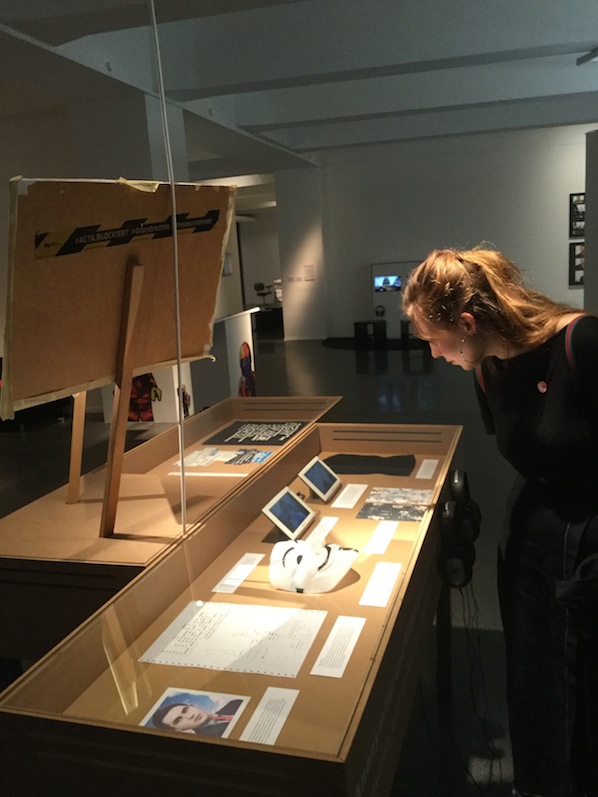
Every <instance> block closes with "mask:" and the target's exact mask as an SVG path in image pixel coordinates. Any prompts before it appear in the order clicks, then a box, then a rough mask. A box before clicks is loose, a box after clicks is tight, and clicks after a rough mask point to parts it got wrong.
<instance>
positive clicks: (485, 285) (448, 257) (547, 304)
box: [403, 248, 575, 347]
mask: <svg viewBox="0 0 598 797" xmlns="http://www.w3.org/2000/svg"><path fill="white" fill-rule="evenodd" d="M574 309H575V308H573V307H571V306H569V305H565V304H560V303H558V302H554V301H553V300H552V299H549V298H548V297H547V296H544V295H543V294H541V293H538V292H537V291H535V290H533V289H532V288H529V287H528V286H527V285H526V284H525V281H524V279H523V276H522V274H521V272H520V271H519V269H518V268H517V266H516V265H515V264H514V263H513V262H512V261H511V260H509V258H508V257H506V256H505V255H503V254H502V252H498V251H496V250H493V249H484V248H475V249H470V250H464V251H459V250H457V249H435V250H434V251H433V252H431V253H430V254H429V255H428V257H427V258H426V259H425V260H424V262H423V263H421V264H420V265H419V266H417V268H415V269H414V270H413V271H412V272H411V274H410V276H409V280H408V282H407V285H406V287H405V289H404V292H403V310H404V312H405V314H406V315H407V316H408V317H409V318H412V319H413V316H414V315H415V316H416V317H417V316H418V315H419V316H420V317H421V318H422V319H423V320H425V321H427V322H429V323H431V324H438V325H439V326H441V327H443V328H446V329H450V328H451V327H453V325H455V324H456V323H458V321H459V319H460V316H461V313H463V312H468V313H471V314H472V315H473V316H474V318H475V319H476V322H477V325H478V330H479V332H480V335H481V336H483V337H484V336H487V335H490V336H498V338H500V339H501V340H503V341H505V342H506V343H508V344H511V345H513V346H518V347H529V346H535V345H537V344H539V343H541V342H542V341H544V340H545V339H546V337H548V336H549V335H550V334H552V332H553V330H554V328H555V325H556V321H557V319H558V318H559V316H562V315H565V314H567V313H570V312H572V311H573V310H574ZM415 321H417V318H416V319H415Z"/></svg>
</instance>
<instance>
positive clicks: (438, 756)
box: [0, 333, 514, 797]
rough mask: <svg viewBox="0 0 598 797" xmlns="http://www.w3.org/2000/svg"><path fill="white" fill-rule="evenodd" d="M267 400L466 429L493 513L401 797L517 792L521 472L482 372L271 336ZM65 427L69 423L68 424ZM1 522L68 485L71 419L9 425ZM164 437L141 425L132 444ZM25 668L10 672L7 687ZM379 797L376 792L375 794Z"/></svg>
mask: <svg viewBox="0 0 598 797" xmlns="http://www.w3.org/2000/svg"><path fill="white" fill-rule="evenodd" d="M255 348H256V352H255V370H256V383H257V391H258V394H259V395H330V396H333V395H334V396H343V401H342V402H341V403H340V404H339V405H338V406H337V407H335V408H334V409H333V410H332V412H331V414H330V415H329V416H328V418H327V420H334V421H346V422H352V421H359V422H379V423H389V422H390V423H392V422H400V423H449V424H459V425H463V427H464V432H463V440H464V450H465V467H466V470H467V473H468V476H469V482H470V488H471V493H472V497H473V498H474V499H475V500H476V501H477V502H478V503H479V504H480V506H481V509H482V513H483V522H482V533H481V535H480V538H479V539H478V541H477V543H476V562H475V567H474V577H473V581H472V584H471V585H469V586H468V587H467V588H466V589H465V590H463V591H462V592H461V593H460V592H458V591H455V590H453V591H451V597H452V604H453V605H452V613H453V625H454V632H453V662H452V665H453V673H452V684H453V695H452V699H451V700H450V701H448V702H447V701H442V702H439V701H438V699H437V695H436V686H435V675H436V673H435V666H436V659H435V644H434V634H433V630H432V631H431V634H430V644H429V652H428V656H427V658H426V661H425V663H424V666H423V667H422V674H421V679H420V685H419V689H418V693H417V696H416V699H415V702H414V705H413V707H412V710H411V714H410V719H409V726H408V731H407V735H406V741H405V744H404V746H403V749H402V751H401V752H400V755H398V759H399V760H398V768H397V775H396V780H395V787H394V790H393V795H394V796H396V797H399V796H400V797H452V796H453V795H454V796H455V797H468V796H469V795H489V797H507V795H510V793H511V791H510V781H511V774H512V764H511V757H510V748H509V742H508V734H507V727H506V711H505V701H504V697H503V695H504V682H503V637H502V631H501V627H500V620H499V617H498V608H497V598H496V590H495V578H494V566H495V556H496V547H497V544H498V540H499V537H500V534H501V528H502V523H503V517H504V507H505V504H506V501H507V496H508V494H509V492H510V489H511V488H512V486H513V483H514V474H513V472H512V470H511V469H510V467H509V466H508V465H506V464H505V463H504V462H503V461H502V460H501V458H500V457H499V456H498V454H497V452H496V451H495V447H494V442H493V440H492V439H491V438H487V436H486V435H485V432H484V430H483V427H482V424H481V421H480V419H479V416H478V412H477V407H476V401H475V395H474V390H473V384H472V381H471V380H472V378H471V375H469V374H466V373H464V372H463V371H461V369H459V368H455V367H452V366H450V365H448V364H446V363H445V362H444V361H442V362H437V361H434V360H432V359H431V358H430V356H429V353H428V352H427V349H422V348H418V347H414V348H412V349H409V350H406V351H404V350H399V349H396V348H389V349H380V350H369V349H354V348H353V347H352V345H351V343H350V342H349V341H329V342H324V343H322V342H321V341H290V342H286V343H285V342H283V341H282V340H280V339H277V336H276V334H272V333H270V334H269V336H268V338H265V336H263V335H262V336H260V339H258V340H257V341H256V347H255ZM61 418H62V420H61ZM0 431H1V433H0V472H1V473H2V482H1V484H0V516H2V515H6V514H8V513H9V512H12V511H14V510H15V509H16V508H18V507H19V506H22V505H23V504H25V503H27V502H29V501H31V500H33V499H34V498H37V497H38V496H40V495H42V494H44V493H46V492H48V491H50V490H51V489H54V488H56V487H58V486H60V485H61V484H63V483H64V482H65V481H66V478H67V476H68V450H69V442H70V420H69V414H68V411H67V412H66V413H65V412H60V411H58V412H56V413H55V414H54V415H53V416H51V417H50V418H47V417H46V418H31V419H29V420H28V422H27V423H24V424H12V425H9V426H5V427H4V428H3V429H2V428H1V427H0ZM107 433H108V430H107V427H106V425H105V424H103V423H101V422H99V421H91V420H90V421H88V422H87V423H86V430H85V455H84V465H83V467H84V470H89V469H90V468H93V467H96V466H97V465H99V464H102V463H103V462H105V458H106V451H107ZM152 433H153V430H152V429H151V428H148V427H147V425H139V426H138V425H135V426H133V425H132V426H131V428H130V431H129V432H128V438H127V446H128V447H130V446H133V445H135V444H136V443H138V442H141V441H142V440H143V439H146V437H147V436H148V434H152ZM13 674H14V671H13V670H11V667H10V665H9V664H7V665H6V666H5V667H2V666H1V665H0V686H2V684H3V683H4V684H5V683H7V682H9V681H10V678H11V677H13ZM372 797H375V795H372Z"/></svg>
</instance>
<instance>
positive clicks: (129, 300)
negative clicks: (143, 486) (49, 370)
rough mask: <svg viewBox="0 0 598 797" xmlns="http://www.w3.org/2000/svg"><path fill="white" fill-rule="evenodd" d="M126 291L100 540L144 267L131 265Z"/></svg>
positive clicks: (107, 515)
mask: <svg viewBox="0 0 598 797" xmlns="http://www.w3.org/2000/svg"><path fill="white" fill-rule="evenodd" d="M127 280H128V282H127V290H126V292H125V302H124V305H123V323H122V329H121V341H120V353H119V359H118V363H117V371H116V384H115V386H114V402H113V405H112V425H111V428H110V443H109V446H108V462H107V468H106V485H105V489H104V503H103V505H102V519H101V523H100V537H110V536H112V534H113V532H114V523H115V520H116V505H117V503H118V490H119V487H120V477H121V473H122V465H123V457H124V453H125V441H126V435H127V422H128V417H129V401H130V398H131V382H132V380H133V368H134V363H133V359H132V355H131V343H132V340H133V331H134V328H135V321H136V319H137V311H138V309H139V302H140V299H141V289H142V287H143V266H141V265H139V264H132V265H130V266H129V270H128V273H127Z"/></svg>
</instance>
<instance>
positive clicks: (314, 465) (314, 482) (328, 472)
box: [299, 457, 342, 501]
mask: <svg viewBox="0 0 598 797" xmlns="http://www.w3.org/2000/svg"><path fill="white" fill-rule="evenodd" d="M299 477H300V478H301V479H303V481H304V482H305V483H306V484H307V485H308V487H311V489H312V490H313V491H314V493H315V494H316V495H318V496H319V497H320V498H321V499H322V501H329V500H330V499H331V498H332V496H333V495H334V494H335V492H336V491H337V490H338V488H339V487H340V486H341V484H342V482H341V480H340V479H339V477H338V476H337V475H336V473H335V472H334V471H333V470H332V469H331V468H329V467H328V465H327V464H326V463H325V462H322V460H321V459H320V458H319V457H314V458H313V459H312V460H310V461H309V462H308V463H307V465H306V466H305V467H304V468H302V469H301V470H300V471H299Z"/></svg>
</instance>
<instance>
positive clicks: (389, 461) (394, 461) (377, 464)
mask: <svg viewBox="0 0 598 797" xmlns="http://www.w3.org/2000/svg"><path fill="white" fill-rule="evenodd" d="M325 462H326V464H327V465H329V466H330V467H331V468H332V470H333V471H334V472H335V473H385V474H387V475H389V476H410V475H411V473H412V472H413V468H414V467H415V457H414V455H413V454H404V455H402V456H396V457H380V456H376V455H374V454H333V455H332V456H330V457H327V458H326V460H325Z"/></svg>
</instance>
